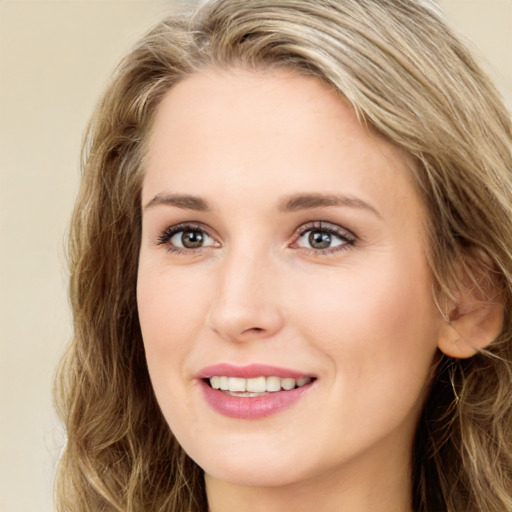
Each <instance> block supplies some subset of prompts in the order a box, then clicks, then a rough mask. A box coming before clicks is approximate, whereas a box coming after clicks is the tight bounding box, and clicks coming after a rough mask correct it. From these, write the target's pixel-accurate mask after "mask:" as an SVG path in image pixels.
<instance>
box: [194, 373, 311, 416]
mask: <svg viewBox="0 0 512 512" xmlns="http://www.w3.org/2000/svg"><path fill="white" fill-rule="evenodd" d="M313 382H314V381H313ZM313 382H310V383H309V384H306V385H304V386H302V387H300V388H295V389H291V390H290V391H284V390H283V391H275V392H271V393H267V394H266V395H261V396H255V397H244V396H231V395H228V394H226V393H224V392H222V391H220V390H218V389H213V388H212V387H210V386H209V385H208V384H207V383H206V382H205V381H203V380H201V381H200V383H201V386H200V387H201V390H202V392H203V395H204V397H205V399H206V401H207V402H208V404H209V405H210V407H212V409H214V410H215V411H217V412H218V413H220V414H222V415H224V416H228V417H229V418H238V419H245V420H255V419H259V418H264V417H266V416H270V415H271V414H275V413H277V412H279V411H282V410H283V409H286V408H288V407H290V406H291V405H293V404H294V403H296V402H297V401H299V400H300V399H301V397H302V396H303V395H304V394H305V393H307V392H308V391H309V389H310V388H311V386H312V385H313Z"/></svg>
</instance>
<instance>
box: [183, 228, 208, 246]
mask: <svg viewBox="0 0 512 512" xmlns="http://www.w3.org/2000/svg"><path fill="white" fill-rule="evenodd" d="M181 243H182V244H183V247H186V248H187V249H196V248H197V247H201V246H202V245H203V234H202V233H201V232H200V231H185V232H184V233H183V235H181Z"/></svg>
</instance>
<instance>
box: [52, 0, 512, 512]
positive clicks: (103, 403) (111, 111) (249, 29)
mask: <svg viewBox="0 0 512 512" xmlns="http://www.w3.org/2000/svg"><path fill="white" fill-rule="evenodd" d="M212 66H214V67H215V66H216V67H221V68H225V69H226V68H227V69H229V68H232V67H237V66H244V67H249V68H251V69H255V70H262V69H269V68H272V67H275V66H278V67H288V68H292V69H295V70H297V71H298V72H300V73H307V74H309V75H313V76H316V77H318V79H320V80H322V81H324V82H326V83H328V84H330V85H332V86H334V87H335V88H336V89H337V90H338V91H339V92H340V94H341V95H343V96H344V97H345V98H347V99H348V100H349V101H350V102H351V104H352V105H353V108H354V109H355V111H356V113H357V114H358V116H359V118H360V120H361V122H362V123H365V124H367V125H368V126H371V127H372V128H373V129H375V130H377V131H378V132H379V133H380V134H381V135H382V136H383V137H385V138H386V139H387V140H389V141H391V142H392V143H394V144H396V145H398V146H400V147H401V148H403V149H405V150H406V151H407V152H408V153H409V154H411V155H412V156H413V157H414V158H415V161H416V163H417V165H416V166H415V168H414V170H413V171H412V172H413V174H414V178H415V182H416V185H417V187H418V190H419V191H420V193H421V195H422V198H423V200H424V202H425V205H426V208H427V211H428V219H429V224H428V235H429V236H428V257H429V262H430V266H431V269H432V274H433V277H434V281H435V290H434V291H433V293H434V295H433V296H434V300H436V301H437V302H438V304H439V305H440V307H442V304H443V303H444V301H445V299H446V298H447V297H450V296H452V295H453V294H454V293H455V291H456V290H457V288H458V287H460V286H461V284H460V283H461V279H460V275H461V274H460V268H461V265H462V269H463V273H464V277H465V279H463V281H465V282H467V281H468V279H469V281H470V282H471V281H472V282H473V283H474V284H481V280H482V279H481V276H482V274H483V275H487V276H490V277H489V279H492V280H493V282H497V283H499V286H500V293H501V297H502V301H503V304H504V306H505V322H504V327H503V331H502V334H501V335H500V337H499V338H498V339H497V340H495V341H494V342H493V343H492V344H491V345H490V346H489V347H488V349H487V350H485V351H482V352H481V353H478V354H477V355H475V356H474V357H472V358H469V359H465V360H456V359H451V358H448V357H446V356H444V355H441V354H440V353H439V354H438V358H437V362H436V365H435V367H434V369H433V372H434V376H433V381H432V386H431V391H430V393H429V396H428V398H427V401H426V404H425V408H424V411H423V414H422V416H421V418H420V422H419V427H418V433H417V436H416V442H415V447H414V454H413V468H414V470H413V475H412V479H413V493H414V495H413V496H412V502H411V503H412V504H411V506H412V508H413V509H414V510H417V511H430V512H431V511H447V512H461V511H464V512H470V511H475V512H476V511H485V512H505V511H512V414H511V407H512V404H511V403H512V399H511V392H512V221H511V219H512V127H511V122H510V117H509V115H508V113H507V111H506V109H505V107H504V106H503V103H502V101H501V99H500V98H499V95H498V94H497V92H496V90H495V89H494V87H493V85H492V84H491V83H490V81H489V80H488V79H487V77H486V76H485V75H484V73H483V72H482V71H481V69H480V68H479V67H478V65H477V64H476V63H475V61H474V59H473V58H472V56H471V55H470V54H469V52H468V50H467V49H466V48H465V46H464V45H463V44H462V43H461V42H460V41H459V39H458V38H457V37H456V36H454V34H453V32H452V30H451V29H450V28H449V27H448V26H447V25H446V23H445V21H444V19H443V17H442V15H441V13H440V12H439V10H438V8H437V7H436V5H435V4H434V2H433V1H431V0H213V1H209V2H205V3H203V5H202V6H201V7H200V8H198V9H197V10H196V11H195V12H191V13H182V14H179V15H176V14H175V15H173V16H171V17H169V18H168V19H166V20H164V21H163V22H161V23H159V24H158V25H157V26H156V27H155V28H154V29H153V30H152V31H151V32H149V33H148V34H147V35H146V36H145V37H144V38H143V39H142V40H141V41H140V42H139V43H138V44H137V45H136V46H135V47H134V48H133V49H132V51H131V52H130V53H129V54H128V55H127V56H126V57H125V58H124V60H123V61H122V62H121V64H120V65H119V67H118V68H117V70H116V73H115V75H114V77H113V79H112V82H111V84H110V85H109V87H108V89H107V91H106V93H105V95H104V97H103V99H102V100H101V102H100V104H99V106H98V108H97V110H96V113H95V114H94V116H93V118H92V121H91V124H90V126H89V130H88V134H87V138H86V142H85V144H84V153H83V177H82V185H81V189H80V192H79V196H78V199H77V202H76V207H75V210H74V215H73V219H72V227H71V234H70V250H69V257H70V269H71V285H70V294H71V304H72V309H73V314H74V338H73V341H72V344H71V346H70V348H69V349H68V351H67V353H66V355H65V357H64V359H63V361H62V363H61V367H60V371H59V375H58V378H57V381H56V400H57V406H58V410H59V412H60V415H61V417H62V419H63V421H64V423H65V426H66V429H67V435H68V439H67V445H66V448H65V451H64V454H63V457H62V460H61V461H60V466H59V471H58V475H57V486H56V496H57V504H58V510H59V511H60V512H65V511H66V512H68V511H69V512H70V511H73V512H78V511H81V512H83V511H85V510H88V511H95V512H97V511H105V512H107V511H108V512H111V511H123V512H135V511H137V512H141V511H144V512H148V511H152V512H164V511H165V512H170V511H174V512H185V511H203V512H204V511H206V510H207V503H206V496H205V491H204V483H203V475H202V471H201V469H200V468H199V467H198V466H197V465H196V464H195V463H194V462H192V461H191V460H190V459H189V458H188V457H187V455H186V454H185V453H184V452H183V450H182V449H181V447H180V446H179V445H178V443H177V442H176V440H175V439H174V437H173V435H172V433H171V432H170V430H169V427H168V425H167V424H166V422H165V420H164V418H163V416H162V414H161V412H160V410H159V408H158V405H157V402H156V399H155V397H154V395H153V391H152V388H151V384H150V380H149V376H148V371H147V368H146V364H145V358H144V350H143V344H142V338H141V333H140V328H139V323H138V316H137V308H136V294H135V290H136V274H137V259H138V250H139V242H140V220H141V213H140V192H141V181H142V176H143V171H144V169H143V167H144V165H143V164H144V148H145V142H146V141H147V135H148V133H149V131H150V128H151V123H152V120H153V117H154V114H155V111H156V110H157V108H158V105H159V102H160V100H161V99H162V97H163V96H164V94H165V93H166V92H167V91H168V90H169V89H170V88H171V87H172V86H173V85H174V84H176V83H177V82H178V81H179V80H182V79H184V78H185V77H187V76H189V75H190V74H192V73H195V72H198V71H200V70H201V69H204V68H206V67H212Z"/></svg>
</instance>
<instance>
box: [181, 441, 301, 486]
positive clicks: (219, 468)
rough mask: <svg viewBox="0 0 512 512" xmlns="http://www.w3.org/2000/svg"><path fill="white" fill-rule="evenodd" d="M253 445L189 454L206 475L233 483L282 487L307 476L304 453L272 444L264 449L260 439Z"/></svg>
mask: <svg viewBox="0 0 512 512" xmlns="http://www.w3.org/2000/svg"><path fill="white" fill-rule="evenodd" d="M251 445H252V446H251V447H247V448H249V449H238V447H236V446H230V447H229V448H224V449H220V450H214V449H212V447H210V449H209V450H208V451H207V452H204V451H203V452H201V453H200V454H199V456H197V457H194V453H191V454H190V455H191V457H192V458H193V459H194V460H195V462H196V463H197V464H198V465H199V466H200V467H201V468H202V469H203V471H204V472H205V474H206V475H208V476H210V477H212V478H214V479H216V480H221V481H224V482H227V483H230V484H232V485H240V486H248V487H280V486H286V485H289V484H292V483H294V482H297V481H300V480H303V479H305V478H307V475H306V474H305V469H306V468H305V465H304V458H303V456H300V457H290V453H289V452H288V453H286V454H284V453H279V452H276V450H275V449H272V448H271V447H268V448H267V449H261V446H262V445H261V444H258V443H251ZM258 447H259V449H258ZM297 452H300V450H297Z"/></svg>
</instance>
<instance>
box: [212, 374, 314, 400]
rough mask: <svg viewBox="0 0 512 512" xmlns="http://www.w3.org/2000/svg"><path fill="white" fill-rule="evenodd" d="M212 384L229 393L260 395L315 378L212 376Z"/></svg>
mask: <svg viewBox="0 0 512 512" xmlns="http://www.w3.org/2000/svg"><path fill="white" fill-rule="evenodd" d="M209 380H210V385H211V387H212V388H213V389H220V390H221V391H228V392H229V394H231V393H236V394H237V396H259V394H261V393H273V392H276V391H281V389H284V390H285V391H289V390H290V389H294V388H295V387H298V388H300V387H302V386H305V385H306V384H309V383H310V382H311V381H312V380H313V379H312V378H311V377H304V378H301V379H297V380H295V379H290V378H284V379H281V378H280V377H255V378H252V379H243V378H240V377H224V376H214V377H210V379H209Z"/></svg>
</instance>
